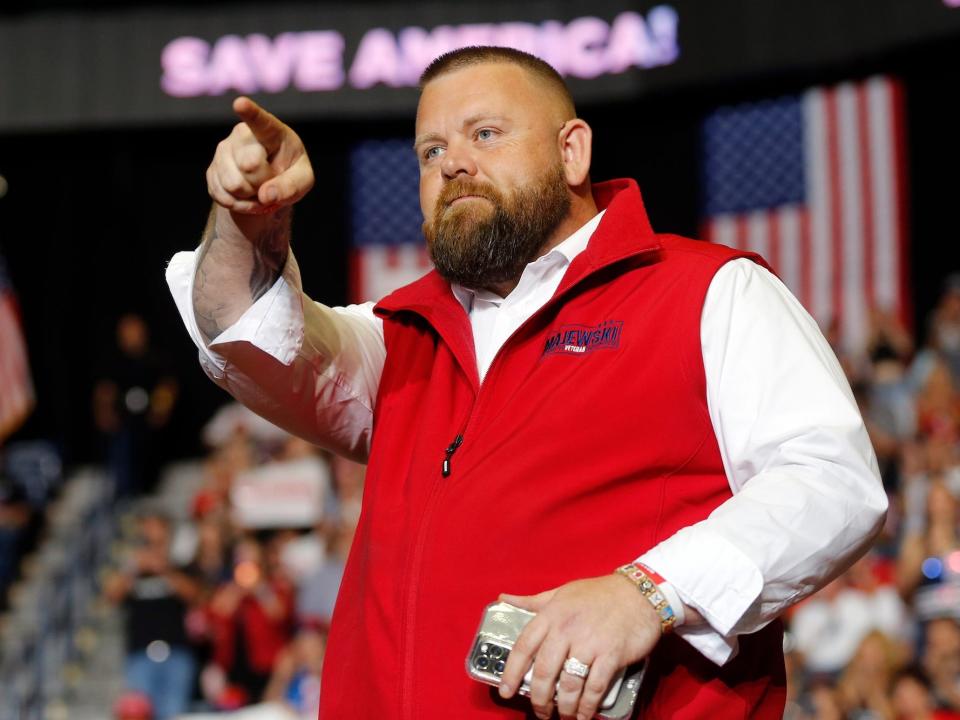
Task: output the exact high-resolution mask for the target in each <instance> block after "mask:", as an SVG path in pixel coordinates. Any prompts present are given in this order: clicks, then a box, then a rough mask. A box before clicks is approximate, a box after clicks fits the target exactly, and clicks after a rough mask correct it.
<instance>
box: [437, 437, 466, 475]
mask: <svg viewBox="0 0 960 720" xmlns="http://www.w3.org/2000/svg"><path fill="white" fill-rule="evenodd" d="M461 445H463V435H457V436H456V437H455V438H454V439H453V442H452V443H450V444H449V445H448V446H447V449H446V450H445V451H444V455H445V457H444V458H443V466H442V467H441V468H440V474H441V475H443V477H450V470H451V465H450V461H451V460H452V459H453V454H454V453H455V452H456V451H457V448H458V447H460V446H461Z"/></svg>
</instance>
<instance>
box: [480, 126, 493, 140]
mask: <svg viewBox="0 0 960 720" xmlns="http://www.w3.org/2000/svg"><path fill="white" fill-rule="evenodd" d="M493 135H494V132H493V130H491V129H490V128H481V129H480V130H477V140H491V139H492V138H493Z"/></svg>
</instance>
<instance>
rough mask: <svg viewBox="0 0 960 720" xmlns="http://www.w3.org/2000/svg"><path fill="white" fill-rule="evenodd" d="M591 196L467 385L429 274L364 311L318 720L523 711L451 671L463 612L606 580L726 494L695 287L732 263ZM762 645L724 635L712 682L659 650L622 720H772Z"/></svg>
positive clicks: (774, 663) (775, 645)
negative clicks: (360, 418) (368, 344)
mask: <svg viewBox="0 0 960 720" xmlns="http://www.w3.org/2000/svg"><path fill="white" fill-rule="evenodd" d="M594 194H595V196H596V200H597V204H598V206H599V207H605V208H606V209H607V212H606V214H605V215H604V217H603V219H602V221H601V223H600V225H599V227H598V229H597V231H596V232H595V233H594V235H593V237H592V238H591V240H590V242H589V245H588V246H587V248H586V250H584V251H583V252H582V253H581V254H580V255H579V256H577V258H576V259H575V260H574V261H573V263H572V264H571V266H570V267H569V269H568V270H567V273H566V275H565V276H564V279H563V281H562V282H561V284H560V287H559V288H558V289H557V292H556V293H555V294H554V296H553V298H552V299H551V300H550V301H549V302H548V303H547V304H546V305H545V306H544V307H543V308H542V309H541V310H539V311H538V312H537V313H535V314H534V315H533V316H532V317H531V318H530V319H529V320H528V321H527V322H526V323H525V324H524V325H523V326H522V327H521V328H520V329H519V330H517V332H516V333H515V334H514V335H513V336H512V337H511V338H510V339H509V340H507V342H506V343H505V344H504V346H503V348H502V349H501V350H500V352H499V353H498V355H497V357H496V358H495V359H494V361H493V364H492V365H491V366H490V370H489V372H488V373H487V376H486V379H485V380H484V382H483V385H482V386H480V384H479V382H478V375H477V368H476V360H475V354H474V347H473V335H472V331H471V327H470V321H469V319H468V317H467V315H466V313H465V312H464V311H463V308H462V307H461V306H460V305H459V303H458V302H457V301H456V299H455V298H454V296H453V294H452V293H451V291H450V288H449V285H448V284H447V283H446V282H445V281H443V280H442V279H441V278H440V277H439V276H437V275H436V274H435V273H431V274H429V275H427V276H426V277H424V278H422V279H421V280H419V281H417V282H415V283H413V284H411V285H408V286H407V287H405V288H402V289H401V290H398V291H397V292H395V293H393V294H392V295H390V296H388V297H387V298H385V299H384V300H383V301H382V302H381V303H380V304H379V305H378V306H377V308H376V312H377V313H378V314H379V315H380V316H381V317H383V319H384V335H385V339H386V346H387V359H386V365H385V367H384V371H383V376H382V379H381V382H380V389H379V395H378V398H377V406H376V414H375V420H374V432H373V446H372V449H371V454H370V464H369V468H368V471H367V480H366V488H365V492H364V498H363V513H362V516H361V518H360V525H359V528H358V530H357V535H356V541H355V542H354V545H353V549H352V551H351V553H350V558H349V561H348V564H347V568H346V573H345V576H344V580H343V585H342V587H341V590H340V597H339V599H338V601H337V607H336V612H335V614H334V618H333V627H332V630H331V635H330V642H329V647H328V650H327V657H326V662H325V663H324V677H323V692H322V698H321V711H320V716H321V718H323V719H324V720H334V719H340V718H397V719H398V720H424V719H426V718H444V719H445V720H446V719H456V720H473V719H474V718H476V719H480V718H520V717H524V716H526V715H528V714H529V708H530V705H529V701H528V700H527V699H525V698H520V699H517V700H514V701H511V702H509V703H504V702H502V701H501V700H500V699H499V696H498V695H496V693H495V692H493V691H492V690H491V689H490V688H488V687H487V686H485V685H481V684H479V683H477V682H474V681H472V680H470V679H469V678H468V677H467V675H466V672H465V669H464V665H465V659H466V656H467V652H468V651H469V649H470V645H471V641H472V639H473V636H474V634H475V632H476V630H477V625H478V623H479V621H480V615H481V611H482V609H483V607H484V606H485V605H486V604H487V603H489V602H491V601H493V600H495V599H496V597H497V595H498V594H499V593H501V592H511V593H518V594H532V593H537V592H540V591H543V590H546V589H549V588H552V587H555V586H557V585H560V584H562V583H565V582H568V581H571V580H576V579H579V578H586V577H593V576H597V575H602V574H605V573H609V572H612V571H613V570H614V568H616V567H617V566H618V565H621V564H623V563H624V562H627V561H629V560H630V559H632V558H633V557H636V556H637V555H639V554H641V553H642V552H644V551H646V550H647V549H649V548H650V547H652V546H653V545H655V544H657V543H658V542H659V541H661V540H663V539H664V538H667V537H669V536H670V535H672V534H673V533H674V532H676V531H677V530H679V529H680V528H682V527H685V526H687V525H690V524H692V523H695V522H697V521H699V520H702V519H703V518H705V517H706V516H707V515H709V513H710V512H711V511H712V510H713V509H714V508H716V507H717V506H718V505H719V504H720V503H722V502H723V501H724V500H726V499H727V498H729V497H730V489H729V486H728V484H727V480H726V477H725V475H724V470H723V465H722V462H721V458H720V453H719V450H718V447H717V442H716V438H715V437H714V433H713V428H712V426H711V423H710V417H709V415H708V413H707V403H706V392H705V390H706V388H705V380H704V371H703V362H702V355H701V349H700V314H701V310H702V307H703V302H704V297H705V295H706V291H707V288H708V286H709V284H710V281H711V279H712V278H713V276H714V274H715V273H716V271H717V270H718V269H719V268H720V267H721V266H722V265H723V264H724V263H725V262H727V261H729V260H731V259H733V258H735V257H744V256H745V255H744V254H743V253H738V252H735V251H733V250H730V249H728V248H724V247H719V246H715V245H711V244H708V243H703V242H696V241H691V240H685V239H683V238H679V237H675V236H669V235H655V234H654V233H653V231H652V230H651V228H650V224H649V222H648V220H647V217H646V214H645V212H644V209H643V203H642V201H641V199H640V192H639V190H638V189H637V186H636V184H635V183H634V182H633V181H623V180H621V181H615V182H611V183H602V184H599V185H597V186H595V189H594ZM753 257H754V259H755V260H759V259H758V258H756V257H755V256H753ZM457 436H461V437H462V444H461V445H460V446H459V447H458V448H457V449H456V451H455V452H453V454H452V455H451V456H450V458H449V459H450V465H449V475H447V476H446V477H445V476H444V473H443V472H442V471H443V463H444V459H445V458H446V457H447V454H446V453H445V451H446V449H447V448H448V446H450V445H451V443H452V441H453V440H454V439H455V438H456V437H457ZM661 571H662V572H663V573H664V574H665V575H669V568H662V569H661ZM781 637H782V633H781V629H780V626H779V623H773V624H772V625H770V626H768V627H767V628H765V629H764V630H762V631H760V632H758V633H756V634H754V635H752V636H747V637H743V638H741V645H740V653H739V655H738V657H737V658H735V659H734V660H732V661H731V662H730V663H728V664H727V665H726V666H724V667H717V666H716V665H714V664H713V663H711V662H710V661H708V660H706V659H705V658H703V657H702V656H701V655H699V654H698V653H697V652H696V651H694V650H693V649H692V648H690V646H689V645H687V644H686V643H685V642H684V641H683V640H680V639H678V638H676V637H667V638H665V639H664V640H663V641H661V642H660V644H659V645H658V646H657V648H656V650H655V651H654V654H653V657H652V661H651V667H650V671H649V672H648V677H647V679H646V681H645V685H644V691H643V697H642V701H641V706H642V707H641V709H642V715H643V717H645V718H704V717H710V718H728V717H729V718H744V717H761V718H771V719H772V718H780V717H781V716H782V711H783V703H784V695H785V693H784V688H785V680H784V672H783V656H782V651H781Z"/></svg>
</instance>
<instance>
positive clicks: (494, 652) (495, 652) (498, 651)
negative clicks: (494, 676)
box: [490, 645, 503, 658]
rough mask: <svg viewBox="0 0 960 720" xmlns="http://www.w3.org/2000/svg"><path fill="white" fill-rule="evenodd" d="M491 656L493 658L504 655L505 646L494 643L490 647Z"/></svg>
mask: <svg viewBox="0 0 960 720" xmlns="http://www.w3.org/2000/svg"><path fill="white" fill-rule="evenodd" d="M490 656H491V657H493V658H501V657H503V648H502V647H500V646H499V645H494V646H492V647H491V648H490Z"/></svg>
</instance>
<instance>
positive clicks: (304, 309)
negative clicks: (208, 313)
mask: <svg viewBox="0 0 960 720" xmlns="http://www.w3.org/2000/svg"><path fill="white" fill-rule="evenodd" d="M196 263H197V253H196V252H191V251H185V252H179V253H177V254H176V255H174V256H173V258H172V259H171V260H170V263H169V264H168V265H167V273H166V277H167V284H168V285H169V287H170V292H171V294H172V295H173V299H174V302H175V303H176V305H177V309H178V310H179V312H180V316H181V318H182V319H183V322H184V325H185V326H186V328H187V332H188V333H189V335H190V338H191V339H192V340H193V342H194V344H196V346H197V348H198V350H199V354H200V364H201V366H202V367H203V369H204V371H205V372H206V373H207V375H209V376H210V378H211V379H212V380H213V381H214V382H215V383H216V384H217V385H219V386H220V387H222V388H223V389H225V390H226V391H227V392H229V393H230V394H231V395H233V396H234V397H235V398H237V400H239V401H240V402H242V403H243V404H245V405H247V406H248V407H250V408H251V409H252V410H254V411H255V412H257V413H258V414H260V415H262V416H263V417H265V418H267V419H268V420H270V421H271V422H273V423H275V424H276V425H278V426H280V427H282V428H284V429H286V430H288V431H289V432H291V433H293V434H295V435H299V436H300V437H303V438H306V439H307V440H310V441H311V442H314V443H316V444H318V445H321V446H323V447H326V448H329V449H330V450H333V451H334V452H337V453H340V454H342V455H345V456H347V457H349V458H351V459H353V460H357V461H360V462H365V461H366V458H367V455H368V453H369V451H370V439H371V438H370V435H371V431H372V427H373V406H374V402H375V399H376V394H377V388H378V386H379V383H380V375H381V373H382V371H383V362H384V358H385V356H386V349H385V346H384V341H383V325H382V321H381V320H380V319H379V318H377V317H376V316H375V315H374V314H373V303H365V304H362V305H350V306H347V307H334V308H331V307H327V306H325V305H322V304H320V303H316V302H314V301H312V300H311V299H310V298H309V297H307V296H306V295H305V294H304V293H303V291H302V289H301V283H300V271H299V269H298V267H297V263H296V260H295V258H294V256H293V253H290V255H289V257H288V259H287V263H286V265H285V266H284V269H283V272H282V274H281V276H280V277H279V278H278V279H277V281H276V283H274V285H273V286H272V287H271V288H270V289H269V290H268V291H267V292H266V293H265V294H264V295H263V296H262V297H260V298H259V299H258V300H257V301H256V302H255V303H254V304H253V305H251V306H250V307H249V308H248V309H247V311H246V312H245V313H244V314H243V315H242V316H241V317H240V318H239V319H238V320H237V321H236V322H235V323H234V324H233V325H231V326H230V327H229V328H227V329H226V330H224V331H223V332H222V333H221V334H220V335H219V336H217V338H215V339H214V341H213V342H211V343H209V344H207V343H206V342H205V341H204V338H203V335H202V334H201V333H200V330H199V328H198V326H197V321H196V317H195V315H194V308H193V279H194V275H195V273H196Z"/></svg>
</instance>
